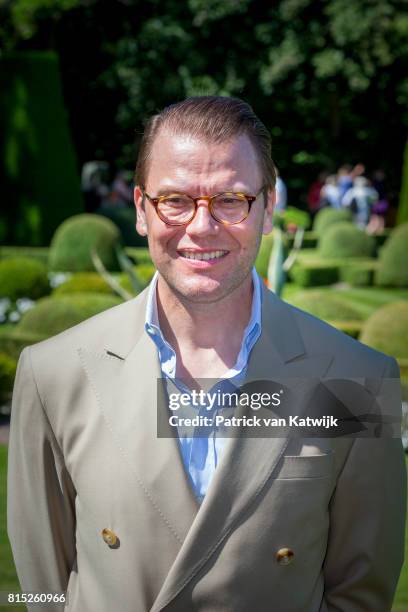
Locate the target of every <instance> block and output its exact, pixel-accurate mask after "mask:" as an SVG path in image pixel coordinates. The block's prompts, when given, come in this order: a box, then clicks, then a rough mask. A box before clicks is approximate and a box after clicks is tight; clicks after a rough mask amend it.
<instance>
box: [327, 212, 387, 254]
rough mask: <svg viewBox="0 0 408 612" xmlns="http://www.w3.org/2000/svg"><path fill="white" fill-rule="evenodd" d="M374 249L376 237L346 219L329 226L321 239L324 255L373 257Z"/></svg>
mask: <svg viewBox="0 0 408 612" xmlns="http://www.w3.org/2000/svg"><path fill="white" fill-rule="evenodd" d="M374 250H375V240H374V238H373V237H372V236H369V235H368V234H366V233H365V232H363V230H361V229H359V228H358V227H356V226H355V225H352V224H351V223H348V222H346V221H345V222H342V223H340V222H339V223H335V224H334V225H333V226H332V227H329V228H328V229H327V231H326V232H325V234H324V235H323V236H322V237H321V239H320V241H319V255H321V256H322V257H340V258H341V257H371V255H372V254H373V253H374Z"/></svg>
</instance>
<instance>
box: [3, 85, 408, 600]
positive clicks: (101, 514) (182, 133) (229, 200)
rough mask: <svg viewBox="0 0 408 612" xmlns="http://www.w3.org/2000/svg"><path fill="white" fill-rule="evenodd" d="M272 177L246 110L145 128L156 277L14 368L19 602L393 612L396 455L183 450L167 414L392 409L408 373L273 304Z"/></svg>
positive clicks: (218, 110) (205, 439) (398, 544)
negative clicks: (358, 403) (173, 408)
mask: <svg viewBox="0 0 408 612" xmlns="http://www.w3.org/2000/svg"><path fill="white" fill-rule="evenodd" d="M274 180H275V176H274V166H273V162H272V160H271V157H270V140H269V135H268V132H267V130H266V129H265V127H264V126H263V125H262V123H261V122H260V121H259V119H258V118H257V117H256V116H255V115H254V113H253V111H252V109H251V108H250V107H249V106H248V105H246V104H245V103H244V102H242V101H240V100H235V99H231V98H222V97H201V98H191V99H187V100H185V101H184V102H181V103H179V104H176V105H173V106H171V107H169V108H167V109H165V110H164V111H163V112H162V113H160V114H159V115H158V116H156V117H154V118H153V119H152V120H151V121H150V123H149V124H148V126H147V128H146V130H145V134H144V138H143V141H142V144H141V148H140V152H139V159H138V164H137V170H136V183H137V187H136V189H135V203H136V208H137V229H138V231H139V233H140V234H142V235H147V237H148V240H149V248H150V253H151V257H152V260H153V262H154V264H155V266H156V268H157V270H158V274H157V275H156V277H155V278H154V279H153V281H152V283H151V285H150V287H149V288H148V289H147V290H146V291H144V292H143V293H142V294H141V295H139V296H138V297H137V298H135V299H133V300H130V301H129V302H126V303H125V304H122V305H120V306H118V307H116V308H113V309H111V310H108V311H107V312H104V313H102V314H101V315H98V316H97V317H94V318H92V319H90V320H88V321H86V322H84V323H82V324H81V325H79V326H76V327H74V328H72V329H70V330H68V331H66V332H64V333H62V334H60V335H58V336H56V337H54V338H51V339H49V340H47V341H45V342H43V343H40V344H37V345H35V346H33V347H30V348H29V349H25V350H24V351H23V354H22V357H21V359H20V363H19V368H18V374H17V380H16V386H15V393H14V402H13V407H12V425H11V440H10V459H9V461H10V462H9V507H8V518H9V536H10V541H11V544H12V547H13V553H14V558H15V561H16V567H17V571H18V574H19V578H20V581H21V585H22V588H23V589H24V590H32V591H33V590H35V591H37V592H40V591H52V590H54V591H55V590H59V591H67V593H68V605H67V608H66V609H67V610H73V611H75V612H88V611H92V612H93V611H94V610H98V612H99V611H100V612H104V611H111V610H115V609H117V610H120V611H121V612H127V611H129V612H135V611H136V612H145V611H150V612H159V611H161V610H163V611H164V610H165V611H166V612H170V611H177V612H178V611H180V612H184V611H194V610H197V611H205V612H241V611H242V612H247V611H248V610H256V612H267V611H270V610H276V611H278V612H300V611H302V612H306V611H307V612H318V611H319V612H334V611H336V612H337V611H339V610H341V611H344V612H363V611H364V612H369V611H370V612H377V611H378V612H385V610H389V609H390V606H391V602H392V598H393V594H394V590H395V587H396V583H397V579H398V575H399V571H400V568H401V564H402V557H403V539H404V504H405V489H404V486H405V472H404V457H403V453H402V448H401V441H400V440H398V439H395V438H390V437H381V438H377V439H375V440H371V439H367V438H362V437H354V438H352V437H350V436H346V437H324V436H322V437H313V436H312V437H310V438H302V437H297V436H291V435H281V436H276V437H268V436H266V435H265V436H264V435H261V436H258V437H254V436H246V435H237V436H233V437H231V438H230V439H228V440H226V438H225V436H224V434H222V435H221V436H220V435H219V432H217V430H216V428H211V427H209V429H210V431H209V432H208V431H207V434H208V435H205V436H204V435H202V436H197V435H194V434H196V433H197V432H196V431H194V432H193V435H184V434H183V433H182V432H180V430H178V429H177V430H174V429H171V427H170V425H169V422H170V419H167V417H168V414H169V413H170V407H169V406H168V405H163V403H162V400H163V398H164V399H166V398H167V396H168V397H170V394H171V393H172V391H173V390H174V388H177V389H182V390H184V391H185V392H186V394H187V396H189V397H192V394H193V391H198V390H202V385H203V384H205V383H202V380H203V379H213V380H219V379H221V382H229V383H230V384H231V385H233V386H234V388H235V386H236V385H238V384H242V383H243V382H245V381H256V380H271V381H273V380H282V379H285V380H287V379H292V378H293V379H294V380H295V379H299V378H301V379H302V380H303V381H304V384H305V385H306V386H307V385H308V384H309V385H310V384H311V381H312V382H313V381H314V380H316V379H319V378H321V377H331V379H333V380H334V379H341V378H343V379H344V378H347V377H348V378H350V377H353V376H355V377H358V378H359V379H361V380H363V381H365V387H364V391H367V390H370V389H371V390H373V389H377V388H379V389H380V396H381V389H384V384H385V382H386V381H387V380H389V379H390V378H391V379H392V378H393V377H394V379H395V377H398V372H397V368H396V364H395V361H394V360H393V359H391V358H389V357H386V356H384V355H382V354H380V353H377V352H375V351H372V350H370V349H368V348H367V347H365V346H363V345H361V344H359V343H356V342H355V341H354V340H351V339H350V338H348V337H346V336H345V335H343V334H341V333H340V332H338V331H336V330H334V329H333V328H331V327H330V326H328V325H326V324H324V323H322V322H321V321H319V320H317V319H315V318H314V317H311V316H310V315H307V314H306V313H303V312H302V311H299V310H297V309H295V308H292V307H290V306H288V305H287V304H285V303H284V302H282V301H281V300H279V299H278V298H277V297H276V296H274V295H273V294H272V293H271V292H269V291H267V290H266V289H265V288H264V287H263V285H262V283H261V282H260V280H259V278H258V277H257V275H256V273H255V272H254V271H253V264H254V260H255V257H256V254H257V250H258V246H259V241H260V238H261V234H262V232H264V233H268V232H270V231H271V216H272V211H273V204H274ZM158 379H161V381H160V382H159V384H157V380H158ZM313 384H314V383H313ZM312 386H313V385H312ZM315 386H316V385H315ZM213 388H215V386H214V387H213ZM306 395H307V394H306ZM383 396H384V393H383ZM312 397H314V396H312ZM325 397H328V396H327V395H326V396H325ZM383 401H385V402H386V403H387V401H388V399H387V398H386V399H385V400H384V397H383ZM389 401H391V400H389ZM300 403H302V402H301V401H300ZM397 403H398V400H397ZM290 408H291V406H287V407H286V408H285V406H283V409H284V410H285V409H287V410H289V409H290ZM394 408H395V406H394ZM399 408H400V406H397V409H399ZM200 410H201V408H200ZM327 410H329V406H328V405H327ZM299 414H300V412H299ZM163 422H164V426H163ZM166 423H167V425H166ZM158 424H159V425H160V427H162V426H163V427H162V429H161V430H160V431H161V434H160V435H158ZM166 427H167V429H166ZM166 431H167V435H166ZM163 432H164V434H163ZM44 609H45V608H44ZM55 609H59V608H58V607H57V606H55Z"/></svg>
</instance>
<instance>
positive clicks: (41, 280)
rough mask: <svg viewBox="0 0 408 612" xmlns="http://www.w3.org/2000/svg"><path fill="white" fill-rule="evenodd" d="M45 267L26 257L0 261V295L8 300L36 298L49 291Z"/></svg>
mask: <svg viewBox="0 0 408 612" xmlns="http://www.w3.org/2000/svg"><path fill="white" fill-rule="evenodd" d="M50 290H51V289H50V285H49V282H48V276H47V269H46V267H45V266H44V265H43V264H41V263H40V262H39V261H35V260H33V259H28V257H10V258H9V259H3V260H1V261H0V297H8V298H10V300H13V301H14V300H17V299H18V298H23V297H27V298H30V299H32V300H36V299H38V298H40V297H43V296H44V295H47V294H48V293H49V292H50Z"/></svg>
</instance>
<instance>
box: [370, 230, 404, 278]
mask: <svg viewBox="0 0 408 612" xmlns="http://www.w3.org/2000/svg"><path fill="white" fill-rule="evenodd" d="M407 245H408V223H404V224H403V225H400V226H399V227H397V228H396V229H395V230H393V232H392V234H391V236H390V237H389V239H388V240H387V241H386V243H385V244H384V246H383V247H382V249H381V250H380V257H379V265H378V272H377V274H376V277H375V283H376V285H379V286H382V287H408V265H407Z"/></svg>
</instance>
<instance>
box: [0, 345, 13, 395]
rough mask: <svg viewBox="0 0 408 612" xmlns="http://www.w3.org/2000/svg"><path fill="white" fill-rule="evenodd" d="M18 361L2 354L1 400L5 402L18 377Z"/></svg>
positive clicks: (0, 369)
mask: <svg viewBox="0 0 408 612" xmlns="http://www.w3.org/2000/svg"><path fill="white" fill-rule="evenodd" d="M16 369H17V361H16V360H15V359H13V357H10V355H7V354H6V353H3V352H0V399H1V400H4V399H6V398H7V396H8V395H10V394H11V392H12V390H13V384H14V378H15V376H16Z"/></svg>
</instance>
